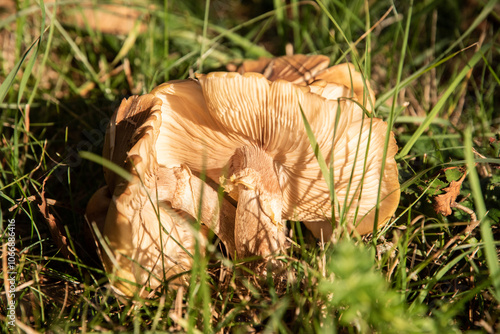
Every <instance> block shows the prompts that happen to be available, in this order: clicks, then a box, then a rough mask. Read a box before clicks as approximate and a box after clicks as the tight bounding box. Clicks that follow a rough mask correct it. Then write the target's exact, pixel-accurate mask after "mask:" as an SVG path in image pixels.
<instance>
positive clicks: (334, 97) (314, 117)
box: [152, 65, 399, 257]
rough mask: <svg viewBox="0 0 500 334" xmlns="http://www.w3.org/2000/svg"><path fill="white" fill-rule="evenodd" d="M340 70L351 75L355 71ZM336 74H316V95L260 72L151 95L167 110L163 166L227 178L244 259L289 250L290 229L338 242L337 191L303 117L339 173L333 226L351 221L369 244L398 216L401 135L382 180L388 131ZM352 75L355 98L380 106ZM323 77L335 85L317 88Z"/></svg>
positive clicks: (207, 78) (178, 85) (218, 75)
mask: <svg viewBox="0 0 500 334" xmlns="http://www.w3.org/2000/svg"><path fill="white" fill-rule="evenodd" d="M339 69H341V70H340V72H342V73H343V72H345V71H346V70H347V71H351V65H347V66H344V67H338V68H337V70H339ZM333 72H334V71H332V70H329V69H325V70H321V71H319V72H318V73H317V74H313V75H312V76H311V78H310V79H311V80H310V81H311V82H310V85H309V86H299V85H296V84H292V83H290V82H288V81H285V80H280V79H278V80H276V81H269V80H268V79H267V78H266V77H264V76H263V75H261V74H257V73H253V72H247V73H244V74H242V75H241V74H238V73H226V72H215V73H210V74H208V75H199V76H198V81H195V80H185V81H177V82H172V83H167V84H164V85H161V86H159V87H157V88H156V89H155V90H153V92H152V94H154V95H155V96H157V97H158V98H160V99H161V100H162V101H163V104H162V106H161V110H162V116H163V125H162V127H161V130H160V134H159V138H161V140H159V141H158V143H159V144H158V145H157V149H158V157H159V160H158V163H159V164H160V165H163V166H166V167H173V166H176V165H179V164H185V165H186V166H187V167H188V168H189V169H190V170H191V171H194V172H198V173H201V172H203V173H206V175H207V176H208V177H209V178H210V179H211V180H214V181H217V180H219V179H220V177H221V175H222V176H224V177H223V180H225V182H221V185H222V186H223V187H224V188H225V189H226V191H227V192H229V194H230V195H231V197H233V198H234V199H235V200H237V201H238V205H237V212H236V223H235V235H234V238H235V246H236V252H237V255H238V256H239V257H242V256H248V255H261V256H266V255H269V254H271V253H273V252H275V251H276V250H278V249H280V248H282V246H283V240H284V236H283V234H282V233H281V232H280V231H281V225H282V224H281V221H282V220H285V219H294V220H300V221H304V222H307V224H308V227H310V228H311V229H312V230H313V232H315V233H319V231H318V230H317V229H315V225H318V226H319V227H321V228H323V229H325V231H324V234H325V237H327V235H328V234H329V233H331V230H332V228H331V224H330V225H328V224H324V223H325V222H330V221H331V219H332V206H331V201H330V194H329V188H328V185H327V184H326V182H325V180H324V179H323V177H322V174H321V172H320V168H319V164H318V162H317V160H316V158H315V156H314V152H313V149H312V148H311V144H310V142H309V139H308V136H307V133H306V131H305V127H304V123H303V120H302V116H301V109H302V110H303V112H304V114H305V116H306V118H307V119H308V121H309V123H310V124H311V127H312V130H313V132H314V135H315V136H316V140H317V142H318V147H319V149H320V151H321V152H322V154H323V156H324V157H325V158H326V162H327V164H329V165H331V166H332V167H333V175H334V189H335V193H336V196H337V198H338V203H339V207H338V208H335V209H336V210H335V217H333V218H334V220H335V221H337V222H338V221H340V219H344V220H346V221H349V222H351V223H352V226H353V227H354V228H355V229H356V231H357V232H359V233H360V234H365V233H368V232H370V231H372V230H373V227H374V226H379V225H381V224H383V223H384V222H386V221H387V220H388V219H389V218H390V217H391V216H392V214H393V213H394V211H395V209H396V207H397V205H398V202H399V182H398V178H397V176H398V171H397V166H396V162H395V161H394V155H395V154H396V152H397V146H396V143H395V140H394V138H393V135H392V134H391V135H390V136H391V138H390V141H389V149H388V152H387V154H386V161H385V169H384V171H383V173H382V174H381V172H382V170H381V168H382V157H383V156H384V154H383V150H384V141H385V137H386V135H387V125H386V123H385V122H383V121H382V120H380V119H376V118H371V117H367V116H366V115H365V114H364V111H363V108H362V107H361V106H360V104H359V102H357V101H358V97H357V95H356V93H355V92H353V91H351V89H349V88H348V87H347V86H346V85H344V84H339V83H333V82H334V81H335V80H332V79H331V78H330V77H331V75H332V73H333ZM327 74H328V75H327ZM352 74H353V77H354V78H353V79H352V80H350V82H351V84H352V86H353V90H354V91H359V92H361V94H363V92H364V91H365V88H367V89H366V90H367V91H368V94H365V95H366V96H368V97H369V96H372V93H371V90H370V89H369V85H363V86H362V87H359V85H360V80H361V79H360V78H361V75H360V74H359V73H357V72H354V71H352ZM318 75H322V76H324V77H326V78H328V82H327V81H326V80H324V79H322V80H315V79H314V78H315V77H317V76H318ZM358 79H359V80H358ZM339 81H340V82H341V83H342V82H345V81H346V79H345V77H342V78H341V79H339ZM371 103H373V101H371ZM338 111H339V112H338ZM337 112H338V117H337ZM332 157H333V158H332ZM380 175H382V178H381V177H380ZM379 189H380V203H377V201H378V193H379ZM376 216H377V221H376V222H375V218H376ZM328 226H330V227H329V228H328ZM327 228H328V229H327Z"/></svg>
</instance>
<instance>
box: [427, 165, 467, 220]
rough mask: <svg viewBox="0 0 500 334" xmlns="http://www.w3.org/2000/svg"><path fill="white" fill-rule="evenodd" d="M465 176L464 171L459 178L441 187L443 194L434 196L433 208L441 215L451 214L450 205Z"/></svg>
mask: <svg viewBox="0 0 500 334" xmlns="http://www.w3.org/2000/svg"><path fill="white" fill-rule="evenodd" d="M466 176H467V173H464V175H462V177H461V178H460V179H459V180H457V181H451V182H450V185H449V186H448V187H446V188H444V189H443V191H444V194H441V195H437V196H435V197H434V210H435V211H436V212H437V213H441V214H442V215H443V216H449V215H451V213H452V210H451V208H452V205H453V204H454V203H455V200H456V199H457V197H458V195H460V188H461V187H462V182H463V181H464V180H465V177H466Z"/></svg>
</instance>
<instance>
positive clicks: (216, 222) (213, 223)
mask: <svg viewBox="0 0 500 334" xmlns="http://www.w3.org/2000/svg"><path fill="white" fill-rule="evenodd" d="M159 179H160V180H161V183H160V182H159V184H161V186H159V187H158V198H159V200H160V201H167V202H170V204H171V205H172V208H174V209H178V210H182V211H184V212H187V213H188V214H189V215H191V216H193V217H194V218H198V217H199V218H200V220H201V222H202V223H203V224H205V225H207V226H208V227H209V228H210V229H211V230H212V231H213V232H214V233H215V234H216V235H217V236H218V237H219V238H220V239H221V240H222V242H223V243H224V245H225V246H226V248H227V250H228V253H229V254H230V255H231V256H234V254H235V249H236V247H235V243H234V221H235V216H236V209H235V207H234V206H233V205H232V204H231V203H230V202H229V201H227V200H226V199H222V200H219V194H218V193H217V191H215V190H214V189H212V188H211V187H210V186H208V185H206V184H205V183H204V182H203V181H202V180H201V179H200V178H198V177H197V176H195V175H193V174H192V173H191V171H190V170H189V168H187V167H186V166H182V167H175V168H160V170H159ZM200 203H201V212H200V210H199V209H200Z"/></svg>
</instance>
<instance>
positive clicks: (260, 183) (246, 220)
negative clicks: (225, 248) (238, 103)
mask: <svg viewBox="0 0 500 334" xmlns="http://www.w3.org/2000/svg"><path fill="white" fill-rule="evenodd" d="M229 173H230V174H229V175H231V176H230V179H229V180H230V183H232V184H233V185H234V186H237V193H238V195H237V196H238V206H237V208H236V220H235V229H234V236H235V246H236V253H237V255H238V257H240V258H245V257H249V256H255V255H257V256H262V257H265V256H268V255H271V254H273V253H276V252H278V251H279V250H281V249H282V248H283V245H284V241H285V236H284V233H283V226H282V223H281V211H282V208H283V196H282V193H281V188H280V185H279V181H278V173H277V172H276V170H275V165H274V161H273V159H272V158H271V156H269V155H268V154H267V153H266V152H265V151H264V150H263V149H261V148H258V147H253V146H243V147H240V148H238V149H237V150H236V151H235V154H234V155H233V157H232V159H231V161H230V167H229Z"/></svg>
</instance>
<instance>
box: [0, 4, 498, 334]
mask: <svg viewBox="0 0 500 334" xmlns="http://www.w3.org/2000/svg"><path fill="white" fill-rule="evenodd" d="M75 3H76V4H78V3H80V2H76V1H59V2H57V3H56V4H54V3H52V2H51V3H46V4H44V3H43V1H40V2H36V1H25V2H17V1H16V2H14V5H13V6H14V7H13V9H11V12H7V13H4V12H2V11H1V10H0V82H1V84H0V109H1V110H2V112H1V116H0V121H1V122H0V133H1V145H0V161H1V170H0V205H1V209H2V210H1V211H0V212H1V222H2V223H1V224H2V225H1V232H2V244H3V245H5V246H7V240H8V238H7V237H8V235H7V232H8V230H7V229H6V228H7V224H8V222H9V220H15V225H16V229H15V232H16V268H15V273H16V274H15V276H16V285H17V286H18V291H17V293H16V297H15V302H16V316H17V323H16V325H15V326H9V324H8V318H6V317H5V315H6V314H7V307H8V300H7V299H6V294H5V293H4V291H5V288H6V283H5V281H4V279H5V277H6V276H2V280H0V281H1V282H3V283H2V289H1V291H2V294H1V301H0V310H1V312H0V323H1V325H0V327H2V329H3V330H9V331H13V332H23V331H25V332H45V331H51V332H55V333H65V332H97V331H115V332H134V333H142V332H172V331H179V332H184V331H186V332H203V333H210V332H229V331H235V332H246V331H248V330H256V331H259V332H261V331H265V332H283V333H295V332H307V333H309V332H325V333H332V332H341V333H344V332H348V333H356V332H361V333H366V332H380V333H390V332H394V333H402V332H415V333H422V332H429V333H438V332H460V331H462V332H465V331H470V332H490V333H494V332H498V331H500V325H499V324H500V268H499V241H498V240H500V228H499V227H500V208H499V206H498V203H500V113H499V111H498V106H499V105H500V80H499V79H498V73H500V61H499V60H500V43H499V41H500V38H499V37H500V32H499V30H498V26H499V24H500V15H499V11H498V9H499V7H498V4H497V2H496V1H494V0H491V1H487V0H481V1H478V2H477V4H472V3H475V2H468V1H452V0H447V1H445V0H425V1H414V2H413V3H411V2H404V1H401V2H397V4H396V5H395V7H392V9H391V6H393V2H392V1H389V0H387V1H385V0H379V1H363V0H354V1H344V0H339V1H326V0H321V1H317V2H299V1H296V0H291V1H287V2H286V3H285V2H283V1H267V2H266V1H247V2H242V3H240V2H236V1H235V2H234V3H231V4H227V3H226V2H223V1H207V2H206V3H198V2H197V1H182V2H177V1H175V2H174V1H157V2H151V3H149V4H148V5H145V4H144V3H143V2H137V3H136V4H134V3H132V4H131V2H124V3H127V6H128V7H131V8H135V9H136V10H137V11H138V12H139V13H140V15H141V19H140V20H138V23H137V24H136V25H135V26H134V27H133V28H132V29H131V30H130V31H129V32H127V33H125V34H122V35H115V34H108V33H104V32H102V31H99V30H92V29H90V25H89V23H88V22H86V23H85V22H84V24H83V25H75V24H74V22H75V20H72V19H68V17H69V15H70V14H69V13H71V12H73V13H75V15H78V13H80V14H81V11H80V9H79V8H78V5H77V6H76V7H75ZM89 3H91V2H89ZM44 5H45V6H44ZM167 6H168V7H167ZM388 10H389V14H388V15H387V17H386V18H385V19H384V20H382V21H381V22H379V23H377V21H378V20H379V19H380V18H381V17H382V16H383V15H384V13H386V12H387V11H388ZM62 13H64V15H63V14H62ZM141 22H145V23H146V24H145V25H144V26H141V25H140V24H139V23H141ZM376 23H377V24H376ZM373 25H375V27H374V29H372V30H370V28H371V27H372V26H373ZM367 31H370V33H368V34H367V35H366V36H365V37H364V38H363V39H361V40H360V41H359V42H358V43H357V44H354V42H356V41H358V39H359V38H360V37H361V36H362V35H363V34H364V33H365V32H367ZM287 48H292V49H293V50H294V52H295V53H307V54H324V55H327V56H329V57H330V58H331V63H332V64H336V63H340V62H344V61H346V60H349V61H351V62H353V63H355V64H356V65H357V66H358V68H359V69H361V71H362V72H363V73H364V74H365V76H366V77H367V78H370V79H371V82H372V85H373V87H374V88H375V90H376V94H377V103H376V105H375V115H376V116H377V117H381V118H383V119H385V120H386V121H387V122H388V123H389V124H391V125H392V130H393V131H394V133H395V136H396V139H397V141H398V145H399V147H400V151H399V153H398V156H397V161H398V163H399V172H400V182H401V184H402V189H401V191H402V193H401V203H400V206H399V209H398V211H397V212H396V216H395V218H394V219H393V220H392V221H391V222H390V223H389V224H388V225H387V227H385V228H382V229H381V230H379V231H378V232H377V233H376V234H375V235H373V236H367V237H364V238H363V239H361V240H343V241H340V242H339V243H338V244H335V245H330V244H321V243H320V244H319V245H318V242H317V241H316V240H314V239H313V238H312V236H310V235H309V234H308V233H307V231H306V229H304V227H303V226H302V225H301V224H300V223H296V222H290V223H289V227H290V228H291V229H292V230H293V231H294V234H293V235H294V239H293V241H294V243H293V245H292V247H291V248H290V249H288V250H287V252H286V254H283V255H282V256H281V257H280V258H281V259H282V260H283V261H284V262H285V263H286V268H288V270H287V272H286V273H285V274H284V275H282V276H280V277H279V278H278V279H272V278H263V279H262V280H254V279H253V278H252V277H248V276H245V275H242V274H241V272H242V271H243V270H244V268H243V267H244V265H245V264H244V263H232V262H231V261H229V260H228V259H226V258H225V257H224V256H223V255H222V254H221V252H220V250H219V249H218V248H217V247H215V246H210V247H209V248H208V251H207V255H206V257H201V256H200V255H199V254H194V256H195V259H196V261H195V263H196V265H195V266H194V267H193V268H192V270H191V281H190V285H189V286H188V287H186V288H184V289H183V290H179V291H172V290H167V289H165V290H164V291H161V292H159V293H158V296H157V298H153V299H151V300H144V299H141V298H139V297H137V298H132V299H123V298H117V296H116V295H114V294H113V292H112V291H111V289H110V288H109V285H108V278H109V279H112V277H107V276H106V274H105V273H104V271H103V269H102V266H101V265H100V263H99V261H98V260H97V259H96V258H95V256H93V255H92V253H91V252H89V251H88V245H86V244H85V241H84V239H83V236H82V233H83V227H84V224H85V221H84V217H83V213H84V211H85V206H86V203H87V201H88V200H89V198H90V196H91V195H92V194H93V192H94V191H95V190H97V189H98V188H99V187H100V186H103V185H104V178H103V174H102V167H101V165H100V164H99V163H98V162H99V161H100V159H99V158H98V157H96V156H95V155H92V154H90V153H83V156H82V155H81V154H79V153H78V152H79V151H86V152H91V153H94V154H98V155H100V153H101V150H102V145H103V142H104V131H105V126H106V121H107V120H109V117H110V116H111V114H112V113H113V111H114V110H115V109H116V108H117V106H118V105H119V103H120V101H121V99H122V98H123V97H126V96H129V95H131V94H142V93H146V92H148V91H149V90H150V89H152V88H153V87H155V86H156V85H158V84H160V83H162V82H164V81H165V80H173V79H185V78H187V77H189V74H190V73H191V72H193V71H194V72H197V71H203V72H207V71H210V70H215V69H224V68H225V66H226V65H228V64H230V63H231V62H235V63H237V62H239V61H241V60H243V59H247V58H258V57H260V56H270V55H275V56H279V55H283V54H285V52H286V50H287ZM324 167H325V168H324V174H325V176H326V177H328V176H329V171H328V168H327V167H326V166H324ZM450 167H453V169H450ZM464 174H467V176H466V177H465V178H464V181H463V183H462V185H461V188H460V195H459V196H458V198H457V199H456V201H457V202H458V204H459V205H458V206H456V207H454V208H453V209H452V214H451V215H449V216H443V215H441V214H439V213H437V212H436V211H435V210H434V201H435V196H437V195H439V194H443V193H444V192H445V190H444V189H445V188H447V187H449V186H450V183H451V182H452V181H457V180H459V179H460V178H461V177H462V176H463V175H464ZM472 217H476V218H477V223H478V224H477V227H475V228H468V226H476V225H474V222H473V221H472V219H473V218H472ZM57 233H60V234H62V235H65V236H66V237H67V238H66V239H63V238H61V237H60V235H58V234H57ZM2 254H3V259H4V263H3V264H2V272H5V268H6V267H5V266H6V263H7V256H6V254H7V253H6V252H5V250H2Z"/></svg>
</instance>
